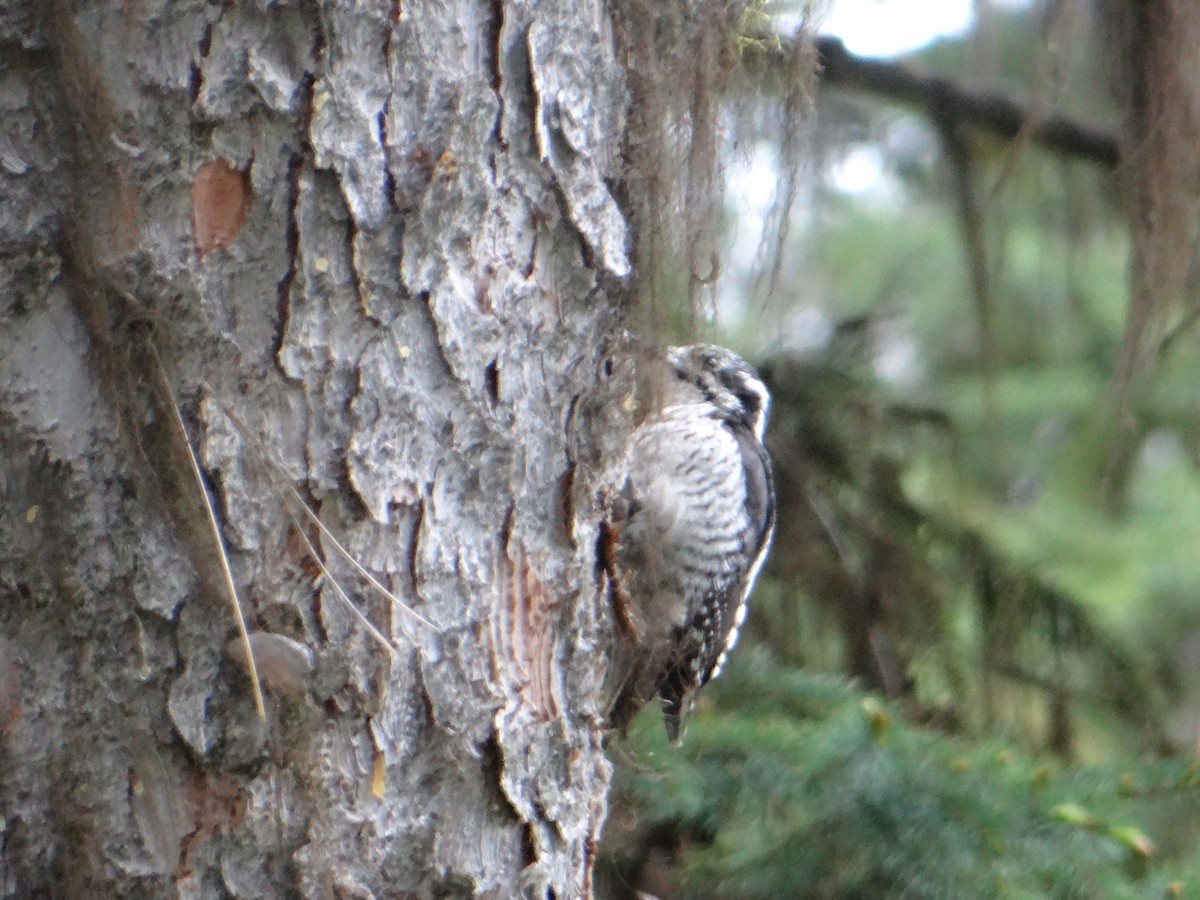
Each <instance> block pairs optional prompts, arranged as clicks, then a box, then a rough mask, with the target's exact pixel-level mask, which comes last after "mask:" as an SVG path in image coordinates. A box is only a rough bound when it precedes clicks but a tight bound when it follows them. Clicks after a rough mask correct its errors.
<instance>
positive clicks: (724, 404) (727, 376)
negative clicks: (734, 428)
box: [667, 344, 771, 441]
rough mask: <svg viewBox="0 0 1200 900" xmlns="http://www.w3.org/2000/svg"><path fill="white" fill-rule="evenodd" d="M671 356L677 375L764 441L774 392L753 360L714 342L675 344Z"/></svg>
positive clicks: (730, 417) (668, 355)
mask: <svg viewBox="0 0 1200 900" xmlns="http://www.w3.org/2000/svg"><path fill="white" fill-rule="evenodd" d="M667 359H668V360H669V361H670V363H671V368H672V369H673V370H674V372H675V374H676V376H678V377H679V378H680V379H682V380H683V381H686V382H688V383H689V384H692V385H694V386H695V387H696V388H697V389H698V390H699V391H700V393H701V394H703V396H704V399H705V400H707V401H708V402H709V403H711V404H713V406H715V407H717V409H718V410H719V411H720V414H721V415H722V416H723V417H724V418H726V419H727V420H728V421H730V422H735V423H738V424H742V425H745V426H746V427H748V428H749V429H750V431H751V432H752V433H753V434H754V436H755V437H756V438H758V440H760V441H761V440H762V436H763V430H764V429H765V428H766V426H767V413H768V412H769V410H770V405H771V395H770V394H769V393H767V387H766V385H765V384H763V382H762V379H761V378H759V377H758V373H757V372H755V371H754V369H753V368H751V366H750V364H749V363H747V362H746V361H745V360H744V359H742V358H741V357H740V356H738V355H737V354H736V353H734V352H733V351H731V350H726V349H725V348H724V347H717V346H715V345H713V344H689V345H688V346H686V347H672V348H670V350H669V351H668V352H667Z"/></svg>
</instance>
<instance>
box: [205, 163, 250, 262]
mask: <svg viewBox="0 0 1200 900" xmlns="http://www.w3.org/2000/svg"><path fill="white" fill-rule="evenodd" d="M249 207H250V177H249V170H241V169H235V168H234V167H233V166H232V165H230V164H229V162H227V161H226V160H223V159H215V160H212V161H211V162H206V163H205V164H204V165H202V166H201V167H200V169H199V170H198V171H197V172H196V176H195V178H193V179H192V240H193V241H194V242H195V245H196V252H197V253H198V254H199V255H200V257H201V258H203V257H205V256H207V255H208V254H209V253H211V252H212V251H214V250H218V249H220V248H221V247H228V246H229V245H230V244H232V243H233V241H234V239H235V238H237V236H238V234H239V233H240V232H241V230H242V226H243V225H245V224H246V210H247V209H249Z"/></svg>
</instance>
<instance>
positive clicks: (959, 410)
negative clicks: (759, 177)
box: [601, 3, 1200, 900]
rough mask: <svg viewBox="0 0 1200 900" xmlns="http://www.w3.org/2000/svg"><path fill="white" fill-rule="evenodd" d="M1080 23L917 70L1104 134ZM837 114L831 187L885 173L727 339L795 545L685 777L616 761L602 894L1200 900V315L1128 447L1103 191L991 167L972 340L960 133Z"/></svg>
mask: <svg viewBox="0 0 1200 900" xmlns="http://www.w3.org/2000/svg"><path fill="white" fill-rule="evenodd" d="M1073 7H1079V8H1090V5H1089V4H1086V3H1084V4H1074V5H1072V4H1057V5H1047V4H1039V3H1035V4H1033V6H1032V7H1031V8H1030V9H1027V10H1023V11H1022V10H1017V11H1012V12H1007V13H1000V12H999V11H998V10H993V15H992V16H991V17H990V18H989V20H988V21H989V27H990V28H991V31H990V32H989V33H987V34H975V35H971V36H969V37H968V38H966V39H964V40H960V41H948V42H943V43H941V44H938V45H935V46H934V47H931V48H930V49H928V50H927V51H925V52H924V53H922V54H921V59H920V61H919V62H920V63H921V64H923V65H925V66H926V67H928V68H931V69H932V68H936V69H937V70H938V71H940V72H942V73H944V74H946V75H948V76H950V77H955V78H960V79H962V80H963V81H971V80H975V81H978V80H979V78H980V72H979V71H978V58H979V54H978V53H977V52H976V51H977V50H978V49H979V48H978V46H976V45H978V44H979V43H981V42H982V43H983V44H985V45H987V46H988V47H990V48H991V53H990V54H987V53H985V54H983V55H984V56H985V57H988V58H990V59H991V60H992V61H993V62H992V64H991V68H990V69H989V70H988V71H986V72H984V73H983V75H984V76H987V80H988V83H989V84H992V85H995V86H997V88H998V89H1001V90H1014V91H1020V92H1021V93H1022V95H1026V96H1027V95H1028V94H1030V93H1034V94H1035V95H1036V96H1037V97H1038V99H1039V101H1040V102H1042V104H1043V105H1044V106H1048V107H1051V108H1053V109H1054V110H1055V111H1057V112H1062V113H1065V114H1069V115H1072V116H1075V117H1076V118H1079V119H1080V120H1082V121H1087V122H1090V123H1103V122H1114V123H1115V122H1116V121H1117V118H1118V117H1117V114H1116V112H1115V107H1114V105H1113V102H1112V100H1111V98H1110V95H1109V94H1108V93H1107V89H1106V80H1107V76H1106V74H1105V71H1104V69H1105V66H1106V65H1107V64H1109V63H1110V62H1111V61H1106V59H1105V56H1104V54H1105V52H1106V48H1105V47H1104V46H1103V44H1102V43H1100V42H1098V41H1097V40H1096V39H1095V38H1094V33H1093V32H1091V31H1089V30H1088V27H1089V25H1088V22H1087V21H1085V20H1086V16H1080V15H1075V16H1074V17H1071V9H1072V8H1073ZM1063 9H1065V10H1066V13H1064V15H1066V16H1067V18H1062V19H1056V18H1054V17H1053V14H1054V10H1063ZM1076 11H1078V10H1076ZM1047 22H1049V23H1050V24H1049V25H1047ZM1048 30H1049V31H1052V32H1053V34H1052V35H1051V36H1052V37H1053V38H1054V40H1049V39H1048V38H1047V32H1048ZM1047 47H1050V48H1051V49H1049V50H1047V49H1046V48H1047ZM985 49H986V47H985ZM1047 54H1049V56H1048V55H1047ZM1047 73H1048V74H1047ZM817 107H818V121H819V123H820V124H819V126H818V129H817V133H816V135H815V136H814V139H813V141H812V144H811V147H810V148H809V150H810V152H811V155H812V157H813V160H809V162H813V161H814V160H815V161H816V163H817V164H818V165H819V164H821V163H824V164H826V165H827V166H828V167H829V168H831V169H832V168H834V167H835V166H836V164H837V163H838V162H839V161H840V160H844V159H845V158H846V157H847V154H849V153H850V152H851V151H853V150H854V149H855V148H862V147H869V148H872V149H873V150H876V151H878V152H879V154H880V158H881V159H882V170H881V174H880V177H879V178H878V179H877V180H876V182H875V183H874V184H873V185H872V186H871V187H869V188H867V189H866V190H864V191H861V192H847V191H840V190H838V189H837V187H836V183H835V182H834V181H832V180H831V181H827V182H819V183H817V184H816V185H814V186H813V187H811V188H810V191H809V193H807V194H806V195H805V196H804V198H802V200H801V204H802V205H803V206H804V209H803V211H802V215H800V214H797V215H794V219H795V220H796V221H795V222H794V224H793V227H792V229H791V233H790V237H789V243H788V244H786V245H785V246H784V247H783V254H782V257H781V268H780V276H781V278H780V285H781V291H780V293H781V294H782V295H786V301H783V302H780V301H778V300H776V301H773V302H772V303H771V304H770V305H768V306H766V307H764V305H763V303H762V302H761V301H755V302H750V303H747V304H746V305H745V306H744V307H743V308H741V309H740V310H737V311H735V313H734V314H733V315H731V316H727V317H726V321H725V323H724V324H725V325H726V326H727V327H728V328H729V332H728V335H727V337H726V339H727V340H728V341H729V342H731V343H732V344H734V345H736V346H740V347H741V348H742V349H743V350H745V351H746V352H747V355H748V356H749V357H751V358H754V359H757V360H759V362H760V363H761V368H762V371H763V373H764V375H765V376H766V377H767V379H768V380H769V381H770V383H771V386H772V391H773V395H774V398H775V406H774V412H773V419H772V425H771V428H770V431H769V435H768V438H769V441H768V442H769V447H770V449H771V452H772V456H773V458H774V460H775V464H776V469H777V477H778V482H779V484H778V486H779V494H780V526H779V530H778V533H777V536H776V541H775V546H774V550H773V554H772V558H771V560H770V562H769V564H768V567H767V570H766V571H765V573H764V576H763V578H762V579H760V583H759V585H758V587H757V589H756V591H755V597H754V601H753V603H752V607H751V614H750V619H749V622H748V624H747V627H746V629H745V630H744V631H743V635H744V637H743V643H742V645H741V646H739V648H738V652H736V653H735V654H734V655H733V658H732V664H731V666H730V668H729V669H728V670H727V673H726V675H723V676H722V678H721V679H720V682H719V683H717V684H714V685H713V686H712V687H710V688H706V690H705V693H704V695H703V697H702V700H701V703H702V708H701V709H700V710H699V711H698V713H697V715H695V716H694V719H693V722H692V725H691V731H690V733H689V736H688V738H687V740H686V741H685V742H684V744H683V746H682V747H681V748H679V749H670V748H668V747H666V746H665V742H664V741H663V738H662V735H661V730H662V728H661V723H660V722H659V721H658V719H659V717H658V715H657V711H656V710H653V711H650V712H647V713H646V714H644V715H643V716H642V717H641V718H640V719H639V720H638V722H637V723H636V725H635V728H634V729H633V732H632V734H631V735H630V736H629V738H628V740H625V741H620V742H617V743H616V745H615V749H614V752H613V757H614V759H615V761H616V762H617V764H618V769H617V771H618V774H617V783H616V789H615V790H614V793H613V795H612V797H611V802H612V813H611V816H610V823H609V825H608V832H607V835H606V841H605V843H604V845H603V848H602V854H601V860H602V871H603V874H604V876H605V877H604V878H603V879H602V890H601V895H602V896H608V897H614V898H615V897H627V896H632V895H633V893H632V892H633V891H634V890H635V889H641V890H646V891H649V892H651V893H653V894H655V895H656V896H660V897H662V898H664V900H665V898H668V897H819V898H824V897H829V898H843V897H845V898H851V897H872V898H873V897H911V898H927V897H929V898H932V897H1005V898H1008V897H1081V898H1082V897H1088V898H1091V897H1138V898H1142V897H1174V896H1197V897H1200V841H1198V838H1200V803H1198V802H1197V801H1198V800H1200V797H1197V788H1198V784H1200V783H1198V781H1197V773H1196V770H1195V763H1194V753H1193V748H1194V743H1195V741H1196V738H1197V733H1196V729H1197V723H1198V721H1200V678H1198V675H1200V564H1198V563H1200V553H1198V552H1197V551H1198V550H1200V473H1198V471H1197V468H1198V464H1200V391H1198V390H1197V387H1196V386H1197V385H1200V331H1198V329H1197V327H1196V319H1197V318H1198V317H1197V316H1196V315H1195V314H1194V312H1192V311H1191V310H1189V309H1180V310H1176V311H1175V312H1174V313H1173V318H1172V319H1171V321H1170V322H1168V323H1167V326H1168V327H1167V329H1166V332H1165V337H1164V339H1163V341H1162V343H1161V346H1160V348H1159V354H1158V357H1157V359H1156V360H1155V364H1154V367H1153V371H1152V377H1150V378H1148V379H1146V380H1144V381H1141V382H1139V383H1137V384H1136V385H1134V386H1133V387H1132V388H1131V390H1132V391H1133V394H1132V402H1131V404H1130V410H1131V413H1130V414H1131V416H1132V418H1133V420H1134V421H1133V422H1132V424H1131V427H1130V428H1129V432H1130V433H1131V434H1132V443H1131V444H1130V445H1129V446H1127V447H1120V446H1117V445H1116V443H1115V439H1114V434H1115V433H1116V432H1117V431H1118V429H1117V428H1116V427H1115V424H1114V420H1113V417H1114V409H1115V403H1114V383H1113V373H1114V371H1115V369H1116V361H1117V355H1118V353H1119V349H1120V347H1121V341H1122V336H1123V330H1124V328H1125V317H1126V309H1127V304H1128V292H1129V277H1128V274H1127V269H1128V265H1129V262H1128V260H1129V246H1130V240H1129V237H1128V224H1127V222H1126V221H1125V218H1124V214H1123V212H1122V210H1121V207H1120V199H1119V198H1120V189H1119V184H1118V182H1117V179H1116V178H1115V177H1114V175H1113V174H1112V173H1110V172H1105V171H1100V170H1098V169H1096V168H1095V167H1093V166H1091V165H1089V164H1087V163H1082V162H1077V161H1070V160H1064V159H1059V158H1054V157H1049V156H1047V155H1045V154H1043V153H1041V152H1039V151H1037V150H1036V149H1032V148H1029V147H1011V146H1007V145H1001V144H998V143H996V142H995V141H992V140H990V139H986V138H982V137H979V136H970V138H969V147H970V151H971V154H972V158H973V161H974V174H973V178H974V179H975V181H974V184H973V190H974V195H975V200H976V202H977V203H978V206H979V210H980V214H981V218H982V222H983V231H984V235H983V237H984V241H983V246H984V247H985V252H986V260H985V268H986V272H987V276H988V291H989V304H988V309H987V310H986V313H985V312H981V309H980V306H979V304H978V303H976V302H973V299H972V291H971V282H970V279H969V277H968V272H969V265H968V262H969V260H968V257H967V251H966V249H965V247H966V246H967V242H966V241H965V240H964V236H963V232H962V229H961V222H960V220H959V218H958V217H956V214H955V203H956V197H955V195H954V193H953V187H952V184H953V179H952V178H951V177H949V174H948V171H947V167H948V166H949V165H950V163H949V162H948V161H947V157H946V156H945V154H943V153H942V152H941V146H940V143H939V141H940V138H939V134H938V132H937V131H936V130H935V129H934V128H932V127H931V126H930V125H929V124H928V123H927V122H924V121H923V120H922V119H921V117H920V114H918V113H914V112H911V111H906V110H897V109H895V108H893V107H889V106H886V105H882V104H875V103H871V102H870V101H868V100H864V99H863V98H858V97H849V96H845V95H834V94H832V93H830V94H828V95H826V94H821V95H819V96H818V98H817ZM1114 127H1115V126H1114ZM761 137H762V135H761V134H760V135H759V136H758V138H759V139H761ZM740 287H741V289H744V292H745V293H746V294H747V295H748V296H754V295H753V288H754V285H753V283H752V279H751V278H747V281H746V284H744V285H742V286H740ZM814 323H815V324H814ZM814 333H815V334H816V336H815V337H814ZM764 334H770V335H771V336H772V339H771V340H768V341H764V340H763V335H764ZM987 354H990V359H985V356H986V355H987ZM818 673H826V674H818ZM881 698H882V699H881Z"/></svg>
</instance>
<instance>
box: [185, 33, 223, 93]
mask: <svg viewBox="0 0 1200 900" xmlns="http://www.w3.org/2000/svg"><path fill="white" fill-rule="evenodd" d="M215 24H216V23H215V22H206V23H205V24H204V31H203V32H201V34H200V40H199V41H197V42H196V55H197V57H198V58H199V60H200V62H197V61H196V60H192V64H191V66H189V67H188V100H189V101H190V102H191V104H192V105H193V106H195V104H196V101H197V100H199V99H200V89H201V88H202V87H204V69H203V65H202V63H203V61H204V60H206V59H208V53H209V51H210V50H211V49H212V36H213V26H214V25H215Z"/></svg>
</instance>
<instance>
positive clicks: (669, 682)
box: [600, 344, 775, 743]
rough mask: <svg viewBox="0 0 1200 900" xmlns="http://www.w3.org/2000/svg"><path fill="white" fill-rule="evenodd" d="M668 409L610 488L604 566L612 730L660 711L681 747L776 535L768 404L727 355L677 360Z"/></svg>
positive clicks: (648, 423)
mask: <svg viewBox="0 0 1200 900" xmlns="http://www.w3.org/2000/svg"><path fill="white" fill-rule="evenodd" d="M665 362H666V365H665V374H664V376H663V378H664V381H665V384H664V385H663V388H662V391H661V398H660V400H661V402H660V403H659V404H656V406H657V410H656V411H655V412H653V413H651V414H650V415H649V416H648V417H647V418H646V419H645V420H644V421H643V422H641V424H639V425H638V426H637V427H636V428H635V429H634V430H633V432H632V434H631V435H630V437H629V440H628V442H627V444H626V446H625V448H624V452H623V454H622V455H621V459H620V462H619V464H618V465H617V466H616V467H615V469H616V471H615V472H614V473H613V475H612V476H611V477H610V479H609V481H608V483H609V485H611V489H610V491H609V493H608V496H607V498H606V503H605V506H606V519H605V522H604V523H603V524H602V526H601V529H600V539H601V547H600V556H601V563H602V565H603V568H604V569H605V571H606V572H607V574H608V576H609V597H610V600H611V601H612V604H613V608H614V610H615V612H616V619H617V622H618V625H619V628H618V632H619V637H618V640H617V642H616V644H617V647H616V650H615V652H614V657H613V663H612V668H611V669H610V673H611V675H610V678H611V680H612V682H613V688H612V691H611V694H612V696H613V697H614V699H613V702H612V704H611V707H610V711H609V717H608V718H609V722H610V723H611V724H612V725H613V726H615V727H618V728H624V727H625V725H627V724H628V722H629V721H630V720H631V719H632V718H633V715H634V714H635V713H636V712H637V711H638V709H640V708H641V706H642V705H643V704H644V703H645V702H646V701H647V700H649V699H650V698H652V697H654V696H656V695H657V696H658V697H659V698H660V699H661V702H662V708H663V716H664V722H665V725H666V730H667V737H668V738H669V739H670V741H671V742H672V743H676V742H677V741H678V739H679V733H680V727H681V724H682V721H683V719H684V717H685V715H686V713H687V711H688V709H689V707H690V705H691V700H692V696H693V693H694V692H695V691H696V690H697V689H698V688H700V687H703V686H704V685H705V684H706V683H707V682H709V681H711V680H712V679H713V678H716V677H717V675H719V674H720V672H721V668H722V667H723V666H724V664H725V660H726V658H727V657H728V655H729V652H730V650H732V649H733V646H734V644H735V643H736V642H737V639H738V631H739V629H740V628H741V626H742V624H743V622H744V621H745V618H746V601H747V599H748V598H749V596H750V591H751V589H752V588H753V587H754V580H755V578H756V577H757V576H758V572H759V569H760V568H761V567H762V563H763V560H764V559H765V558H766V555H767V550H768V548H769V546H770V543H771V535H772V533H773V531H774V528H775V488H774V482H773V479H772V474H771V460H770V458H769V457H768V455H767V451H766V448H765V447H764V446H763V431H764V429H765V427H766V422H767V413H768V410H769V407H770V394H769V393H768V391H767V388H766V385H764V384H763V382H762V379H761V378H759V376H758V374H757V373H756V372H755V371H754V369H753V368H751V367H750V365H749V364H747V363H746V361H745V360H743V359H742V358H741V357H740V356H738V355H737V354H735V353H733V352H732V351H730V350H726V349H724V348H723V347H717V346H713V345H711V344H693V345H689V346H686V347H672V348H670V349H669V350H668V351H667V353H666V357H665Z"/></svg>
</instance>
